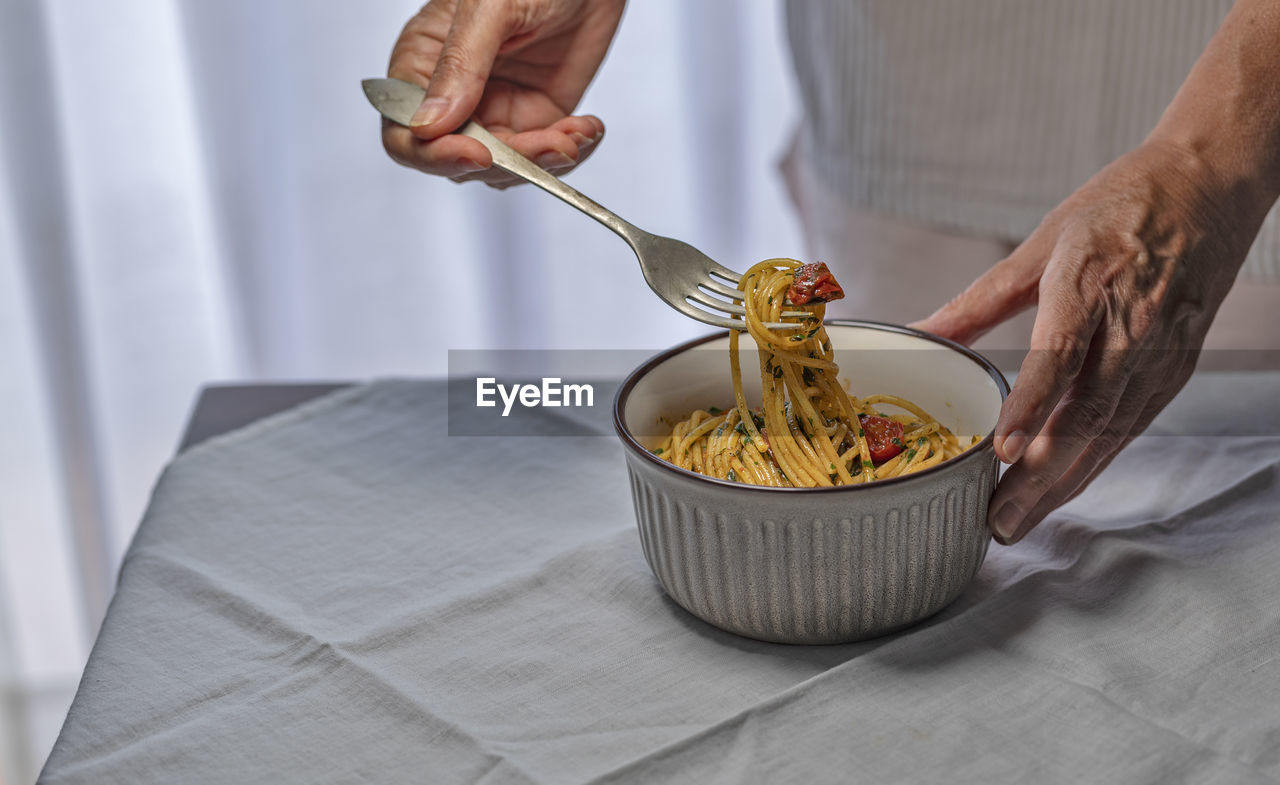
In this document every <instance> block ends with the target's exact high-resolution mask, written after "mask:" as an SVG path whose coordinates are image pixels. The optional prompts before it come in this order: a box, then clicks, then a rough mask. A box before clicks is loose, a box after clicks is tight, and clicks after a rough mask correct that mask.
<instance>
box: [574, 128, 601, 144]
mask: <svg viewBox="0 0 1280 785" xmlns="http://www.w3.org/2000/svg"><path fill="white" fill-rule="evenodd" d="M569 138H570V139H572V140H573V143H574V144H576V145H577V146H578V147H579V148H583V147H586V146H588V145H593V144H595V143H596V142H598V141H600V134H596V135H595V136H587V135H586V134H582V133H578V132H577V131H574V132H573V133H571V134H569Z"/></svg>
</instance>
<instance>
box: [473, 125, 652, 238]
mask: <svg viewBox="0 0 1280 785" xmlns="http://www.w3.org/2000/svg"><path fill="white" fill-rule="evenodd" d="M454 133H456V134H461V135H463V136H469V137H471V138H472V139H475V140H476V141H477V142H479V143H480V144H482V145H484V146H485V147H487V148H489V152H490V153H491V154H492V155H493V165H494V166H496V167H498V168H499V169H501V170H502V171H504V172H508V173H510V174H513V175H515V176H516V177H519V178H520V179H522V180H525V181H527V182H530V183H533V184H534V185H536V186H538V187H539V188H541V189H542V190H544V191H546V192H547V193H549V194H551V195H552V196H557V197H559V198H560V199H563V200H564V201H566V202H568V203H569V204H571V205H573V206H574V207H576V208H578V209H579V210H581V211H582V212H584V213H586V214H587V215H589V216H591V217H592V218H594V219H596V220H597V221H599V222H600V223H602V224H604V225H605V226H607V227H609V228H610V229H612V230H613V231H614V232H615V233H617V234H618V236H620V237H621V238H622V239H624V240H626V241H627V242H628V243H629V244H630V245H631V247H632V248H634V247H635V245H636V241H637V240H638V239H639V235H640V234H643V232H641V230H640V229H638V228H637V227H635V226H633V225H632V224H630V223H627V222H626V221H624V220H622V219H621V218H619V217H618V216H617V215H615V214H614V213H613V212H611V211H609V210H607V209H605V208H604V207H603V206H602V205H601V204H600V203H598V202H596V201H595V200H594V199H592V198H590V197H588V196H585V195H584V194H582V193H581V192H580V191H578V190H577V189H576V188H573V187H571V186H569V185H568V184H566V183H565V182H564V181H563V180H561V179H560V178H558V177H556V176H555V175H553V174H551V173H550V172H548V171H547V170H546V169H543V168H542V167H541V166H538V165H537V164H535V163H534V162H533V161H530V160H529V159H528V158H525V157H524V156H523V155H521V154H520V153H517V152H516V151H515V150H512V149H511V148H510V147H508V146H507V145H506V144H505V143H504V142H502V140H500V139H498V137H496V136H494V135H493V134H491V133H489V131H488V130H487V129H486V128H485V127H484V126H482V125H480V124H479V123H477V122H476V121H474V120H468V121H467V123H466V125H464V126H462V127H461V128H459V129H458V130H456V131H454Z"/></svg>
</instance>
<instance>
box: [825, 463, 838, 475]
mask: <svg viewBox="0 0 1280 785" xmlns="http://www.w3.org/2000/svg"><path fill="white" fill-rule="evenodd" d="M827 466H829V467H831V468H830V471H829V473H830V474H835V473H836V465H835V464H834V463H829V464H827Z"/></svg>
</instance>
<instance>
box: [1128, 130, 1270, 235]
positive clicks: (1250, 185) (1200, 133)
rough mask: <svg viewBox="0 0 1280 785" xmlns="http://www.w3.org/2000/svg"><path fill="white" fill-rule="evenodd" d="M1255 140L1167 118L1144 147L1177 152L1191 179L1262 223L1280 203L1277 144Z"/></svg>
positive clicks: (1254, 137) (1234, 131)
mask: <svg viewBox="0 0 1280 785" xmlns="http://www.w3.org/2000/svg"><path fill="white" fill-rule="evenodd" d="M1259 136H1260V135H1259V134H1256V133H1255V134H1248V133H1239V132H1237V130H1236V129H1234V128H1233V127H1232V126H1231V125H1229V124H1223V123H1218V124H1216V125H1210V124H1207V123H1205V124H1202V123H1196V122H1187V121H1185V120H1184V119H1182V118H1178V117H1176V116H1175V117H1169V116H1168V115H1166V117H1164V118H1162V119H1161V121H1160V123H1159V124H1158V125H1157V126H1156V127H1155V129H1154V130H1153V131H1152V132H1151V134H1150V135H1149V136H1148V137H1147V139H1146V142H1145V143H1146V144H1150V145H1157V146H1160V147H1164V148H1167V149H1170V150H1174V151H1177V152H1178V153H1179V155H1180V157H1181V158H1182V159H1183V163H1184V165H1185V166H1186V168H1187V170H1188V173H1189V174H1190V175H1191V176H1193V177H1194V178H1195V179H1196V180H1199V181H1201V182H1202V183H1204V184H1205V185H1210V184H1211V186H1212V187H1211V190H1213V191H1216V192H1218V193H1219V194H1222V195H1223V196H1225V197H1227V198H1228V200H1229V202H1230V203H1231V204H1230V207H1231V208H1233V209H1236V210H1239V209H1244V210H1246V211H1248V212H1250V213H1254V212H1256V213H1257V214H1258V216H1259V218H1258V220H1261V217H1262V216H1264V215H1265V214H1266V212H1267V211H1268V210H1269V209H1270V208H1271V205H1272V204H1274V203H1275V202H1276V199H1277V198H1280V140H1277V139H1272V138H1259ZM1267 136H1268V137H1270V136H1272V135H1267Z"/></svg>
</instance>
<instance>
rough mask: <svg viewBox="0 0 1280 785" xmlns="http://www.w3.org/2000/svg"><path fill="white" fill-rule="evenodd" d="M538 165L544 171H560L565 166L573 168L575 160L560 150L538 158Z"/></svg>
mask: <svg viewBox="0 0 1280 785" xmlns="http://www.w3.org/2000/svg"><path fill="white" fill-rule="evenodd" d="M537 163H538V166H541V167H542V168H543V169H559V168H560V167H564V166H572V165H573V159H572V158H570V157H569V156H567V155H565V154H564V153H562V152H559V151H558V150H552V151H551V152H548V153H543V154H542V155H540V156H538V159H537Z"/></svg>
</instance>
